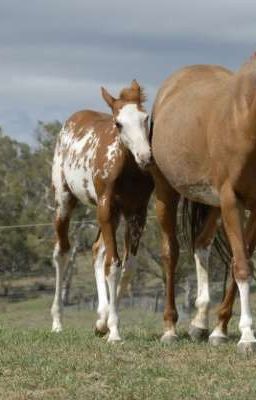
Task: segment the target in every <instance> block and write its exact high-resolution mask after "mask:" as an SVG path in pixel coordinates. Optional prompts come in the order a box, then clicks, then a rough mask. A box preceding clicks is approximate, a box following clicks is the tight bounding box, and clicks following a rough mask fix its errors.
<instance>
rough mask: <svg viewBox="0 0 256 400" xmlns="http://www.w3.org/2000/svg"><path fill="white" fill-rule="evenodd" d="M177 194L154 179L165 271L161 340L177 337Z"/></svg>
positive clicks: (166, 340) (170, 340) (171, 339)
mask: <svg viewBox="0 0 256 400" xmlns="http://www.w3.org/2000/svg"><path fill="white" fill-rule="evenodd" d="M178 201H179V195H178V194H177V192H175V191H174V190H173V189H172V188H170V186H169V185H168V184H167V183H166V182H165V180H163V179H161V178H159V179H157V180H156V212H157V217H158V221H159V223H160V226H161V231H162V259H163V264H164V267H165V273H166V300H165V308H164V334H163V336H162V338H161V341H162V342H165V343H170V342H172V341H173V340H176V339H177V334H176V323H177V320H178V312H177V309H176V304H175V269H176V265H177V262H178V257H179V243H178V240H177V234H176V215H177V205H178Z"/></svg>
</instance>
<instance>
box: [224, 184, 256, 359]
mask: <svg viewBox="0 0 256 400" xmlns="http://www.w3.org/2000/svg"><path fill="white" fill-rule="evenodd" d="M220 200H221V211H222V219H223V222H224V226H225V229H226V233H227V236H228V239H229V241H230V245H231V249H232V253H233V258H234V262H233V270H234V278H235V280H236V284H237V286H238V290H239V294H240V304H241V317H240V322H239V329H240V331H241V339H240V341H239V343H238V349H239V350H240V351H244V352H248V351H253V350H255V349H256V339H255V336H254V333H253V330H252V315H251V308H250V302H249V293H250V280H251V271H250V267H249V263H248V261H247V255H248V252H247V249H246V243H245V238H244V234H243V231H242V221H241V215H240V214H241V211H240V207H239V204H238V201H237V199H236V196H235V193H234V191H233V189H232V187H231V186H230V185H229V184H228V183H226V184H224V185H223V187H222V188H221V192H220Z"/></svg>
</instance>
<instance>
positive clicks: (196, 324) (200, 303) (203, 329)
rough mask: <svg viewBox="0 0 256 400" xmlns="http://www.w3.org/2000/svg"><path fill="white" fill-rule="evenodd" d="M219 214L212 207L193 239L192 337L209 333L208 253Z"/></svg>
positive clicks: (202, 337) (216, 209)
mask: <svg viewBox="0 0 256 400" xmlns="http://www.w3.org/2000/svg"><path fill="white" fill-rule="evenodd" d="M219 215H220V210H219V209H218V208H212V209H210V211H209V214H208V216H207V218H206V220H205V223H204V225H203V229H202V231H201V233H200V234H199V236H198V237H197V238H196V240H195V254H194V258H195V262H196V274H197V298H196V303H195V305H196V308H197V313H196V316H195V318H194V319H193V320H192V322H191V326H190V330H189V334H190V336H191V337H192V338H193V339H197V340H198V339H199V340H201V339H206V338H207V337H208V333H209V331H208V330H209V305H210V293H209V277H208V267H209V255H210V251H211V244H212V241H213V239H214V236H215V233H216V230H217V220H218V217H219Z"/></svg>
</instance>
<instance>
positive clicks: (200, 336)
mask: <svg viewBox="0 0 256 400" xmlns="http://www.w3.org/2000/svg"><path fill="white" fill-rule="evenodd" d="M188 333H189V336H190V337H191V339H192V340H193V341H194V342H202V341H203V340H207V339H208V337H209V331H208V329H202V328H198V327H197V326H194V325H190V328H189V332H188Z"/></svg>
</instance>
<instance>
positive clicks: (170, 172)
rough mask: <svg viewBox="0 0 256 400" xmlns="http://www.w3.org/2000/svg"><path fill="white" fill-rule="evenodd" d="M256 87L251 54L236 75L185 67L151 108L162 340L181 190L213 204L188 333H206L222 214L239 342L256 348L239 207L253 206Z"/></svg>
mask: <svg viewBox="0 0 256 400" xmlns="http://www.w3.org/2000/svg"><path fill="white" fill-rule="evenodd" d="M255 89H256V61H255V58H254V59H252V60H251V61H250V62H248V63H246V64H245V65H243V66H242V67H241V69H240V70H239V71H238V72H236V73H232V72H231V71H229V70H227V69H225V68H222V67H219V66H211V65H208V66H207V65H195V66H191V67H186V68H183V69H182V70H180V71H178V72H176V73H175V74H173V75H172V76H171V77H169V78H168V79H167V80H166V81H165V82H164V83H163V85H162V87H161V88H160V90H159V92H158V94H157V97H156V100H155V103H154V107H153V114H152V127H153V129H152V153H153V157H154V159H155V163H156V167H155V169H154V171H153V174H154V180H155V185H156V197H157V213H158V218H159V221H160V224H161V226H162V232H163V255H164V261H165V267H166V272H167V301H166V307H165V313H164V320H165V333H164V336H163V340H172V339H173V338H175V337H176V331H175V325H176V321H177V318H178V315H177V311H176V307H175V299H174V274H175V266H176V263H177V259H178V253H179V246H178V242H177V238H176V232H175V230H176V213H177V204H178V200H179V197H180V195H183V196H184V197H185V198H188V199H190V200H192V201H196V202H199V203H204V204H207V205H210V206H212V208H211V212H209V213H208V216H207V218H206V220H205V222H204V226H203V227H202V230H201V234H199V235H198V237H197V239H196V241H195V261H196V268H197V276H198V282H199V285H198V294H197V300H196V306H197V308H198V312H197V315H196V317H195V318H194V320H193V321H192V326H191V334H192V335H194V334H195V335H196V336H198V332H199V333H201V334H202V335H204V334H205V331H206V330H207V329H208V320H207V314H208V306H209V292H208V275H207V266H208V257H209V252H210V246H211V243H212V240H213V238H214V235H215V232H216V228H217V219H218V218H219V216H220V215H221V218H222V220H223V223H224V227H225V231H226V234H227V237H228V240H229V243H230V247H231V250H232V254H233V263H232V266H233V274H234V279H235V282H236V284H237V286H238V289H239V294H240V302H241V318H240V323H239V328H240V331H241V338H240V341H239V343H238V348H239V350H241V351H251V350H254V349H255V347H256V339H255V336H254V333H253V330H252V317H251V311H250V304H249V291H250V290H249V285H250V279H251V271H250V266H249V262H248V256H249V254H248V249H247V246H246V238H245V232H244V227H243V221H244V215H243V214H244V210H245V209H249V210H251V211H252V212H254V211H255V209H256V190H255V188H254V179H255V169H256V133H255V132H256V91H255ZM221 335H222V332H219V331H218V327H217V329H215V330H214V332H213V336H214V337H215V338H218V337H220V339H221Z"/></svg>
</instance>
